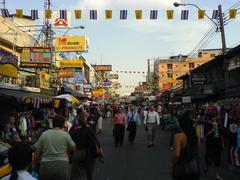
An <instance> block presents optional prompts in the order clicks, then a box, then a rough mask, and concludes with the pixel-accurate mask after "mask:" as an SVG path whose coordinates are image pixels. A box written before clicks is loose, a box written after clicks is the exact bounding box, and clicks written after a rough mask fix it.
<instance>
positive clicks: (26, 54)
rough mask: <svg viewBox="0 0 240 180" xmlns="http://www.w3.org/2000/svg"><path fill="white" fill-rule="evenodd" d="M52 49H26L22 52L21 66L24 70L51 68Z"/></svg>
mask: <svg viewBox="0 0 240 180" xmlns="http://www.w3.org/2000/svg"><path fill="white" fill-rule="evenodd" d="M50 65H51V49H50V48H39V47H24V48H22V52H21V59H20V66H21V67H24V68H50Z"/></svg>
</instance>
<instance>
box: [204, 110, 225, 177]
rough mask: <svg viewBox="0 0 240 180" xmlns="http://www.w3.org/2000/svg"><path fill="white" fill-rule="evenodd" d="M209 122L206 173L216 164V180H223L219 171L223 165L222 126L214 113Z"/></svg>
mask: <svg viewBox="0 0 240 180" xmlns="http://www.w3.org/2000/svg"><path fill="white" fill-rule="evenodd" d="M209 120H210V121H208V122H206V124H205V128H204V129H205V134H206V156H205V160H206V169H205V170H206V171H207V170H208V167H209V166H210V165H211V164H212V162H214V166H215V178H216V179H219V180H221V179H222V178H221V177H220V174H219V169H220V165H221V152H222V150H223V147H224V144H223V137H222V131H221V129H220V126H219V124H218V122H217V116H216V114H214V113H211V114H209Z"/></svg>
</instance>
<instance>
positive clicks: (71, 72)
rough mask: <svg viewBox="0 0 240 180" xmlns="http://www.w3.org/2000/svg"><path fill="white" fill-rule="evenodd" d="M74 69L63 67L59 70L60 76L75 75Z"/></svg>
mask: <svg viewBox="0 0 240 180" xmlns="http://www.w3.org/2000/svg"><path fill="white" fill-rule="evenodd" d="M74 73H75V71H74V70H70V69H63V70H59V71H58V75H57V77H58V78H68V77H74Z"/></svg>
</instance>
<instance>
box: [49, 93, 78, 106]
mask: <svg viewBox="0 0 240 180" xmlns="http://www.w3.org/2000/svg"><path fill="white" fill-rule="evenodd" d="M54 98H55V99H65V100H67V101H68V102H70V103H72V104H74V105H79V104H80V101H79V100H78V99H77V98H75V97H74V96H72V95H70V94H62V95H59V96H55V97H54Z"/></svg>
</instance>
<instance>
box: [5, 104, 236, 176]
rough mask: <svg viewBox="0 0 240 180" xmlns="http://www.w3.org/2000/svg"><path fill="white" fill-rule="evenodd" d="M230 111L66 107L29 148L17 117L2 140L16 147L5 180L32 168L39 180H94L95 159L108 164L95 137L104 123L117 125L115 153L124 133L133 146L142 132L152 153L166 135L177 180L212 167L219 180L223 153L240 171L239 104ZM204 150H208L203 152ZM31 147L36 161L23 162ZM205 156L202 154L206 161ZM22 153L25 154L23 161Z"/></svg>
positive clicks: (172, 107)
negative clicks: (142, 130)
mask: <svg viewBox="0 0 240 180" xmlns="http://www.w3.org/2000/svg"><path fill="white" fill-rule="evenodd" d="M230 107H231V108H229V103H226V102H224V101H221V103H220V102H218V103H207V104H202V105H201V106H199V105H198V106H196V105H193V104H188V105H183V104H181V105H180V104H171V105H170V104H158V106H154V105H150V106H148V107H144V106H134V105H128V106H123V105H121V104H114V105H106V106H101V105H97V104H92V105H91V106H83V107H81V108H78V109H75V108H73V107H68V108H67V109H66V111H65V113H64V115H65V116H62V115H58V114H57V113H55V112H54V111H51V113H50V114H51V116H49V120H48V126H47V127H48V128H46V129H45V130H44V131H43V132H41V134H40V136H39V138H38V139H37V141H36V142H31V143H29V141H28V144H27V145H26V143H25V141H24V145H25V146H26V147H24V146H23V145H20V144H23V140H22V138H21V134H20V133H19V130H18V128H17V126H16V120H15V117H14V116H10V117H9V122H8V123H7V124H6V126H5V133H4V140H5V141H6V142H8V143H10V144H11V145H12V148H11V150H10V151H9V162H10V164H11V166H12V167H13V170H12V173H11V174H10V175H9V176H7V177H5V179H6V180H7V179H11V180H17V179H18V178H17V177H25V176H26V177H28V174H27V171H26V169H28V168H30V167H31V168H32V169H37V172H38V175H39V179H41V180H45V179H46V180H47V179H53V180H54V179H56V180H61V179H62V180H65V179H71V180H92V179H93V171H94V165H95V161H96V159H99V160H100V161H101V162H104V161H103V150H102V147H101V143H100V142H99V140H98V137H97V135H98V134H99V133H101V132H102V121H103V119H106V120H107V121H110V122H112V124H113V137H114V145H115V147H116V148H118V147H122V146H123V144H124V136H125V134H126V131H127V132H128V138H127V139H128V143H129V145H134V144H135V138H136V134H137V132H138V128H140V127H144V128H145V130H146V133H147V138H146V139H147V142H146V145H147V147H148V148H153V147H154V146H155V138H156V131H158V130H159V129H161V130H162V131H168V132H169V133H170V140H169V149H170V150H172V151H173V160H172V176H173V177H174V179H180V180H181V179H191V180H194V179H198V178H199V177H200V175H201V173H202V172H204V173H207V171H208V169H209V168H210V167H211V165H212V164H214V169H215V178H216V179H220V180H221V179H222V178H221V176H220V172H219V171H220V167H221V157H222V150H223V149H224V148H227V149H228V155H229V168H232V167H233V166H239V148H240V147H239V146H240V143H239V142H238V141H239V139H238V132H237V131H239V128H238V127H239V120H240V116H239V109H240V103H239V102H238V101H236V102H235V104H234V105H232V106H230ZM233 107H234V108H233ZM158 127H159V128H158ZM160 127H161V128H160ZM202 144H204V145H205V146H204V147H205V148H204V150H203V149H202ZM29 146H31V149H32V151H31V153H32V152H33V151H34V158H33V159H31V161H30V160H29V158H24V160H23V161H21V162H20V160H19V159H21V157H27V156H30V155H28V154H27V153H28V152H29V153H30V151H27V150H26V151H25V152H21V151H22V150H23V149H24V148H26V149H27V148H28V147H29ZM13 152H14V153H13ZM201 152H204V157H203V156H202V155H201ZM21 153H23V154H22V155H20V154H21ZM24 153H25V154H24ZM14 154H16V156H18V158H16V156H15V155H14ZM200 159H202V160H203V162H204V163H203V164H204V166H203V167H202V166H200ZM32 160H33V161H32ZM69 164H71V166H70V165H69ZM69 167H71V168H69ZM49 169H51V171H49ZM201 169H202V171H201ZM19 179H21V178H19ZM22 179H23V178H22ZM29 179H31V178H29Z"/></svg>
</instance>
